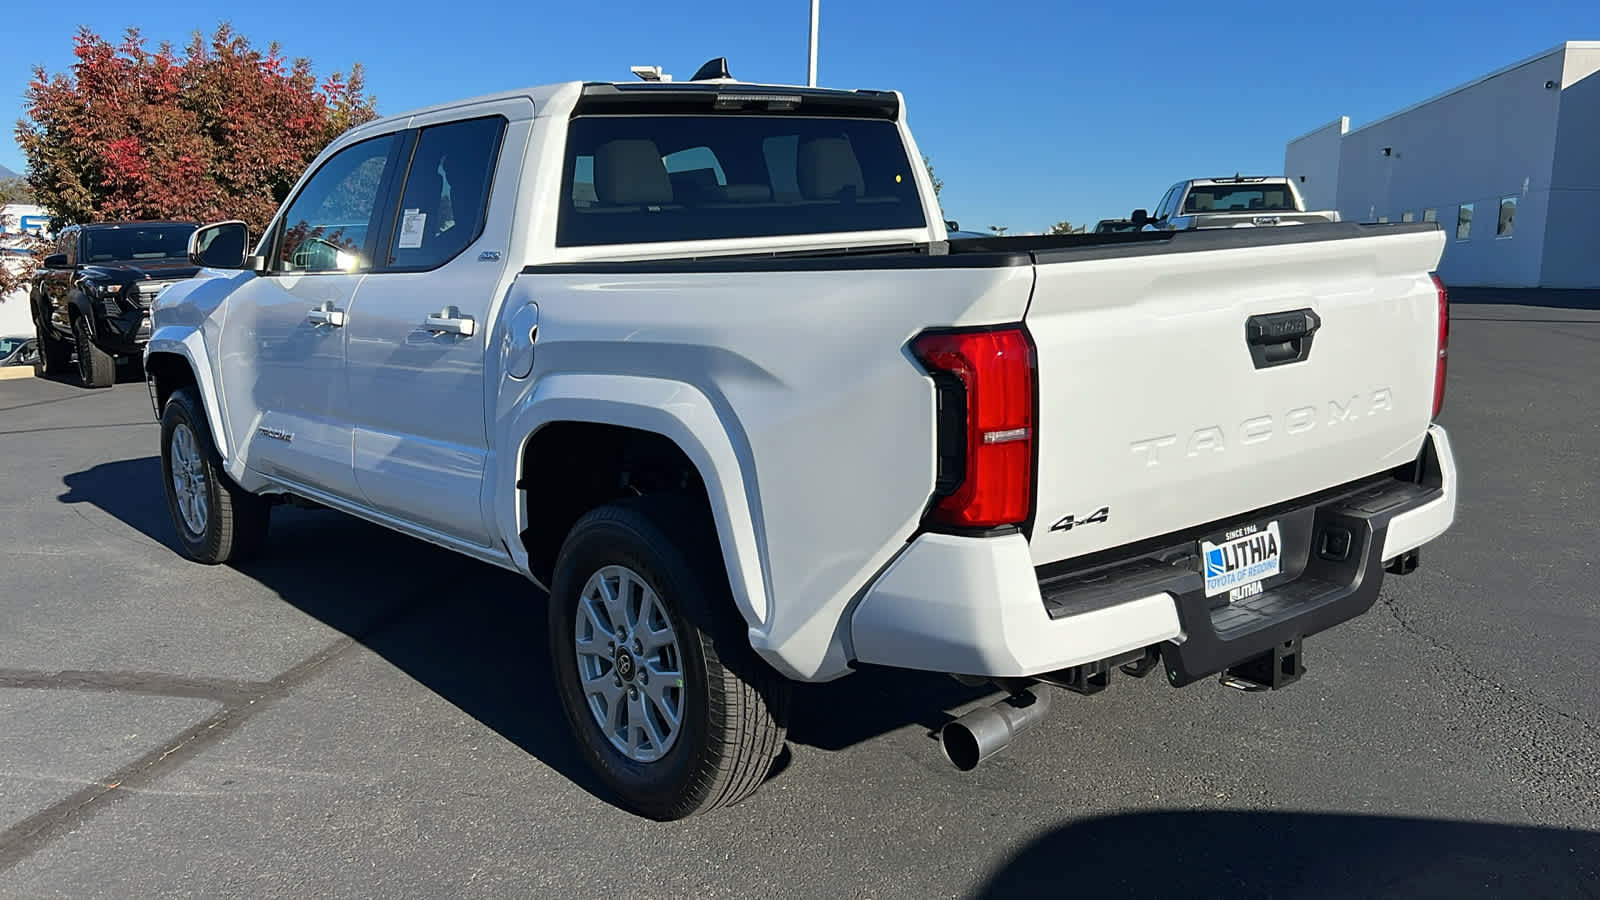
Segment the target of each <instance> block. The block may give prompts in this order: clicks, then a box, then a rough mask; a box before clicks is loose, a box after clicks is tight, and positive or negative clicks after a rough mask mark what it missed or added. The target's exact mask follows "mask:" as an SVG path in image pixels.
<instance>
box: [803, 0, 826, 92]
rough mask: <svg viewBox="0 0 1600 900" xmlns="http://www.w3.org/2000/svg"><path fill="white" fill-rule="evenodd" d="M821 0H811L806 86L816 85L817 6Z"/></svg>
mask: <svg viewBox="0 0 1600 900" xmlns="http://www.w3.org/2000/svg"><path fill="white" fill-rule="evenodd" d="M821 2H822V0H811V53H810V60H809V61H808V63H807V65H806V87H816V86H817V6H818V5H819V4H820V3H821Z"/></svg>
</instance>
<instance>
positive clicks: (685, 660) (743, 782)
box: [549, 497, 789, 820]
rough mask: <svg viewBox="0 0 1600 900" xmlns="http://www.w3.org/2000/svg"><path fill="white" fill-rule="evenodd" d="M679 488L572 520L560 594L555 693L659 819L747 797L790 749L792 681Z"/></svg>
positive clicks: (600, 756)
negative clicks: (768, 659)
mask: <svg viewBox="0 0 1600 900" xmlns="http://www.w3.org/2000/svg"><path fill="white" fill-rule="evenodd" d="M702 518H703V517H701V516H697V515H696V514H695V512H694V510H693V508H692V507H690V506H689V505H687V504H683V503H680V502H678V501H677V500H676V499H675V498H670V497H663V498H655V497H644V498H637V499H634V500H629V501H623V502H619V503H613V504H610V505H607V506H603V507H600V508H599V509H596V510H594V511H592V512H590V513H588V514H587V515H585V516H584V517H583V518H581V519H579V520H578V523H577V524H576V525H574V526H573V528H572V531H571V532H570V533H569V534H568V536H567V540H566V542H565V543H564V544H563V545H562V548H561V554H560V556H559V557H558V559H557V561H556V571H555V578H554V579H553V583H552V585H551V591H550V610H549V615H550V647H551V658H552V660H553V663H554V666H555V679H556V686H557V690H558V691H559V692H560V695H561V705H562V708H563V709H564V710H565V712H566V716H567V722H568V724H569V725H570V726H571V727H572V730H573V733H574V734H575V735H576V737H577V740H578V746H579V749H580V751H581V752H582V754H583V756H584V758H585V759H586V761H587V762H588V763H589V765H590V766H591V767H592V768H593V769H594V771H595V772H596V773H597V774H598V775H599V776H600V778H601V779H602V780H603V781H605V783H606V785H607V786H608V787H610V788H611V789H612V790H613V791H614V792H615V793H616V794H617V795H618V796H619V797H620V799H621V800H622V803H623V805H625V806H627V807H628V808H630V809H632V810H634V811H635V812H638V813H640V814H642V815H645V816H648V817H650V818H653V819H659V820H669V819H681V818H685V817H687V816H691V815H694V814H695V813H698V812H702V811H704V810H709V809H713V808H716V807H718V806H726V805H729V804H733V803H737V802H739V801H740V800H742V799H744V798H745V797H748V796H749V795H750V794H752V793H754V792H755V790H756V788H758V787H760V785H761V783H762V781H764V780H765V779H766V775H767V773H768V771H770V769H771V766H772V763H773V761H774V760H775V759H776V758H777V756H778V753H779V751H780V750H782V748H783V740H784V735H785V733H786V731H787V726H788V713H789V683H788V682H787V681H786V680H784V678H783V677H782V676H780V675H779V674H778V673H777V672H775V671H773V670H772V669H771V668H770V667H768V666H767V665H766V664H765V663H764V662H762V661H761V660H760V658H758V657H757V656H756V655H755V652H754V651H753V650H751V649H750V644H749V639H748V638H747V637H746V636H745V627H744V621H743V619H742V618H741V617H740V616H739V613H738V612H737V610H736V609H735V608H734V606H733V602H732V599H731V597H730V596H729V592H728V586H727V577H726V575H725V574H724V569H723V565H722V559H721V557H720V555H719V554H717V553H716V552H715V547H716V543H715V538H714V537H713V536H711V535H709V534H708V533H707V532H708V531H709V526H707V525H705V524H703V523H702V522H701V521H700V520H701V519H702Z"/></svg>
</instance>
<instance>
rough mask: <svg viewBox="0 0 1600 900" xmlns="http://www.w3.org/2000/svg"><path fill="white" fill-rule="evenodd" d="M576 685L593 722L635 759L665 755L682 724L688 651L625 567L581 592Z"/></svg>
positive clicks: (600, 575)
mask: <svg viewBox="0 0 1600 900" xmlns="http://www.w3.org/2000/svg"><path fill="white" fill-rule="evenodd" d="M576 618H577V621H576V625H575V627H574V629H573V630H574V635H573V637H574V640H575V641H576V645H577V650H578V681H579V685H580V688H581V690H582V691H583V696H584V699H585V700H587V701H588V703H589V711H590V712H591V713H593V714H594V721H595V724H597V725H599V726H600V731H601V732H602V733H603V734H605V736H606V739H607V740H609V741H611V746H613V747H615V748H617V750H619V751H621V752H622V755H623V756H626V757H627V758H629V759H631V760H633V761H634V762H642V763H649V762H655V761H656V760H659V759H660V758H661V757H663V756H665V755H667V751H669V750H671V749H672V745H673V743H674V742H676V741H677V739H678V732H679V730H680V727H681V725H682V723H683V702H684V690H683V654H682V653H681V652H680V651H679V649H678V635H677V632H676V631H674V630H673V628H672V620H671V619H670V618H668V617H667V610H666V607H664V606H662V605H661V598H660V597H658V596H656V592H655V591H654V590H652V589H651V587H650V586H649V585H648V584H645V582H644V579H643V578H640V577H639V575H638V573H636V572H634V571H633V570H632V569H629V568H627V567H626V566H606V567H605V568H603V569H601V570H600V571H598V572H596V573H594V574H593V575H591V576H589V581H588V582H587V583H585V584H584V586H583V592H582V593H580V594H579V595H578V615H577V617H576Z"/></svg>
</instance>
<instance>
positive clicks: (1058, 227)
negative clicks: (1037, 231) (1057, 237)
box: [1045, 219, 1089, 234]
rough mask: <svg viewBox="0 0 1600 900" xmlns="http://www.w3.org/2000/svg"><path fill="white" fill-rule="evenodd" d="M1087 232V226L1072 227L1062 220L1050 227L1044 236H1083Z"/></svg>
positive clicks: (1069, 223) (1072, 225)
mask: <svg viewBox="0 0 1600 900" xmlns="http://www.w3.org/2000/svg"><path fill="white" fill-rule="evenodd" d="M1088 230H1089V226H1087V225H1074V224H1072V223H1071V222H1068V221H1066V220H1065V219H1063V220H1062V221H1060V222H1057V223H1055V224H1054V225H1051V226H1050V230H1049V231H1046V232H1045V234H1083V233H1084V232H1085V231H1088Z"/></svg>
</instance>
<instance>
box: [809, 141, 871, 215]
mask: <svg viewBox="0 0 1600 900" xmlns="http://www.w3.org/2000/svg"><path fill="white" fill-rule="evenodd" d="M795 175H796V177H797V180H798V181H799V184H800V193H802V194H804V195H805V196H806V197H807V198H809V199H812V200H833V199H836V198H838V196H839V192H840V191H842V190H844V189H845V188H854V189H855V195H856V196H857V197H860V196H862V195H863V194H865V193H866V192H867V184H866V179H864V178H863V177H862V176H861V163H860V162H859V161H857V160H856V154H855V151H854V150H852V149H850V142H849V141H847V140H845V139H844V138H816V139H814V140H810V141H806V142H805V143H804V144H801V145H800V153H799V156H798V158H797V159H796V160H795Z"/></svg>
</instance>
